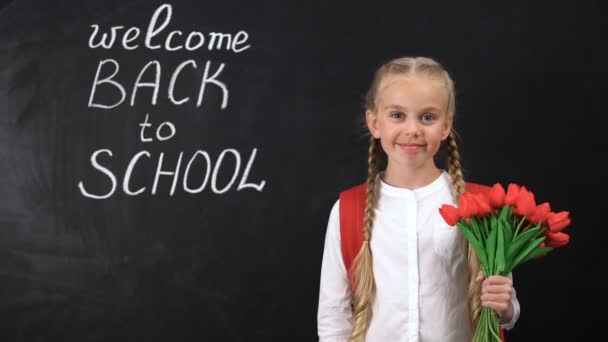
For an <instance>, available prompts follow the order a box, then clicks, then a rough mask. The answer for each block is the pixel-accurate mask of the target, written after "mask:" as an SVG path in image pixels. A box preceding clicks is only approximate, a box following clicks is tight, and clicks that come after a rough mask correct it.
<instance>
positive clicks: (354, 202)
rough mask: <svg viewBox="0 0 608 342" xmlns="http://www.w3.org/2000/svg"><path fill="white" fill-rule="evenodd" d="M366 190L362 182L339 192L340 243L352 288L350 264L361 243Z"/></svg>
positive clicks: (352, 280)
mask: <svg viewBox="0 0 608 342" xmlns="http://www.w3.org/2000/svg"><path fill="white" fill-rule="evenodd" d="M366 191H367V184H366V183H363V184H359V185H357V186H354V187H352V188H350V189H348V190H345V191H343V192H341V193H340V243H341V246H342V259H343V260H344V266H345V267H346V272H347V273H348V279H349V280H350V282H351V288H352V289H354V288H355V282H354V277H353V276H352V275H353V272H354V271H353V270H352V264H353V262H354V260H355V258H356V257H357V254H358V253H359V250H360V249H361V245H362V244H363V218H364V216H365V192H366Z"/></svg>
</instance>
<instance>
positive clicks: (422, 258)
mask: <svg viewBox="0 0 608 342" xmlns="http://www.w3.org/2000/svg"><path fill="white" fill-rule="evenodd" d="M378 184H379V197H378V203H377V206H376V208H375V220H374V228H373V230H372V238H371V242H370V244H371V248H372V255H373V267H374V269H373V271H374V278H375V281H376V297H375V301H374V303H373V306H372V319H371V322H370V326H369V330H368V332H367V336H366V341H367V342H393V341H395V342H397V341H409V342H414V341H425V342H429V341H441V342H450V341H453V342H463V341H471V339H472V334H473V331H472V330H471V328H470V316H469V312H468V307H467V293H468V292H467V285H468V279H467V276H466V275H467V273H468V272H467V262H466V252H465V250H466V248H465V243H464V240H463V239H462V238H461V237H460V236H461V235H460V232H459V231H458V230H457V229H456V228H455V227H451V226H449V225H447V223H445V221H444V220H443V218H442V217H441V215H440V214H439V208H440V207H441V205H442V204H445V203H453V199H452V195H451V192H450V176H449V175H448V174H447V173H446V172H443V173H442V174H441V176H440V177H438V178H437V179H436V180H435V181H433V182H432V183H431V184H429V185H426V186H424V187H421V188H418V189H415V190H408V189H403V188H397V187H394V186H390V185H388V184H386V183H384V182H382V181H381V180H379V182H378ZM339 205H340V204H339V200H338V201H337V202H336V203H335V205H334V206H333V208H332V210H331V214H330V216H329V223H328V226H327V233H326V237H325V250H324V253H323V262H322V268H321V283H320V291H319V310H318V335H319V341H320V342H346V341H347V339H348V337H349V336H350V333H351V330H352V322H353V318H352V310H351V290H350V286H349V282H348V279H347V274H346V268H345V266H344V261H343V259H342V252H341V247H340V217H339V216H340V215H339ZM513 307H514V314H513V319H512V320H511V322H509V323H508V324H505V325H503V328H505V329H511V328H512V327H513V325H514V324H515V322H516V321H517V319H518V318H519V312H520V307H519V303H518V301H517V298H516V296H515V291H513Z"/></svg>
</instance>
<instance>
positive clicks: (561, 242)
mask: <svg viewBox="0 0 608 342" xmlns="http://www.w3.org/2000/svg"><path fill="white" fill-rule="evenodd" d="M545 241H546V242H547V246H549V247H553V248H559V247H563V246H565V245H567V244H568V242H569V241H570V235H568V234H566V233H562V232H557V233H551V232H548V233H547V239H545Z"/></svg>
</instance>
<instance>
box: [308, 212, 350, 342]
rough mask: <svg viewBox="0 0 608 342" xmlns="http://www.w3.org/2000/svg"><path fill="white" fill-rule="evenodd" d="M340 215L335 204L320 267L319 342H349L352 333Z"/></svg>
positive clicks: (330, 217) (330, 216) (328, 225)
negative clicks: (341, 242)
mask: <svg viewBox="0 0 608 342" xmlns="http://www.w3.org/2000/svg"><path fill="white" fill-rule="evenodd" d="M339 212H340V210H339V201H336V203H335V204H334V206H333V208H332V210H331V213H330V215H329V222H328V224H327V232H326V234H325V247H324V251H323V262H322V265H321V282H320V289H319V310H318V315H317V330H318V334H319V342H346V341H347V340H348V337H349V336H350V333H351V331H352V324H353V323H352V321H353V318H352V316H353V315H352V308H351V291H350V286H349V282H348V277H347V273H346V268H345V266H344V261H343V260H342V251H341V244H340V217H339Z"/></svg>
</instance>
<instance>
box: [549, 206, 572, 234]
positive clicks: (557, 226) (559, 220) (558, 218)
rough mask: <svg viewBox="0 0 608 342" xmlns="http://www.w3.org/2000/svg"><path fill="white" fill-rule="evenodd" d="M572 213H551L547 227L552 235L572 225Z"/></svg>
mask: <svg viewBox="0 0 608 342" xmlns="http://www.w3.org/2000/svg"><path fill="white" fill-rule="evenodd" d="M569 215H570V213H569V212H567V211H560V212H559V213H553V212H552V213H549V215H548V217H547V225H548V226H549V230H550V231H551V232H552V233H557V232H560V231H561V230H562V229H564V228H566V227H567V226H568V225H569V224H570V217H569Z"/></svg>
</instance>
